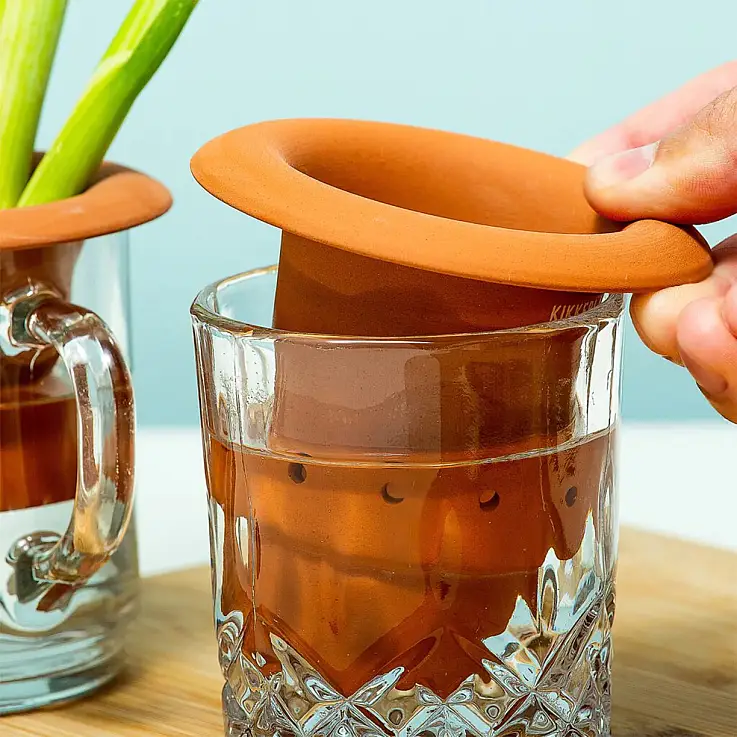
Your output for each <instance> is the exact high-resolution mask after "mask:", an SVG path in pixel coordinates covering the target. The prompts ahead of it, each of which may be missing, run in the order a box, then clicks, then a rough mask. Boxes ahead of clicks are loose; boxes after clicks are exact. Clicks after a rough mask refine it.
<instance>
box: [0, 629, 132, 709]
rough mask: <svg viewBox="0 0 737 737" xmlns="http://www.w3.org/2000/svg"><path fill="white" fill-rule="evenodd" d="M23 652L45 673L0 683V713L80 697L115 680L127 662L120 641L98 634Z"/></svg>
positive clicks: (53, 703)
mask: <svg viewBox="0 0 737 737" xmlns="http://www.w3.org/2000/svg"><path fill="white" fill-rule="evenodd" d="M23 656H24V658H28V660H27V661H26V662H28V661H32V662H33V668H34V671H35V672H36V673H43V674H44V675H39V676H34V677H30V678H22V679H18V680H12V681H4V682H2V683H0V715H4V714H14V713H18V712H23V711H31V710H34V709H40V708H42V707H46V706H52V705H59V704H62V703H65V702H68V701H74V700H75V699H79V698H81V697H83V696H86V695H88V694H90V693H92V692H93V691H96V690H97V689H99V688H100V687H102V686H104V685H105V684H106V683H108V682H109V681H110V680H112V679H113V678H114V677H115V676H116V675H117V674H118V673H119V672H120V671H121V669H122V667H123V664H124V658H123V656H122V652H121V649H120V646H119V645H117V644H115V645H114V644H113V643H110V642H100V639H99V638H96V637H90V638H88V639H86V640H81V641H73V642H68V643H62V644H56V645H49V644H48V643H47V644H46V645H45V646H44V647H38V648H34V649H33V650H31V651H29V649H28V648H26V650H25V651H24V653H23ZM1 665H2V664H1V663H0V666H1Z"/></svg>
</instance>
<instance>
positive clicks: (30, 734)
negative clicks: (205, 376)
mask: <svg viewBox="0 0 737 737" xmlns="http://www.w3.org/2000/svg"><path fill="white" fill-rule="evenodd" d="M620 551H621V555H620V567H619V575H618V581H619V584H618V608H617V613H616V624H615V641H614V653H615V655H614V663H615V665H614V671H615V675H614V686H613V688H614V724H613V730H612V732H613V735H614V737H737V555H734V554H732V553H728V552H724V551H720V550H715V549H711V548H706V547H700V546H696V545H692V544H689V543H684V542H681V541H677V540H672V539H668V538H664V537H658V536H655V535H651V534H646V533H642V532H635V531H632V530H624V531H623V533H622V538H621V541H620ZM128 658H129V666H128V669H127V671H126V673H125V674H124V675H123V676H122V677H121V678H119V679H118V681H117V682H115V683H114V684H112V685H111V686H109V687H108V688H106V689H105V690H104V691H102V692H101V693H99V694H98V695H96V696H94V697H91V698H88V699H86V700H84V701H80V702H78V703H76V704H73V705H70V706H66V707H61V708H57V709H54V710H49V711H43V712H36V713H32V714H25V715H20V716H12V717H5V718H4V719H0V736H1V737H144V736H146V737H175V736H176V737H185V736H186V737H190V736H191V737H221V736H222V721H221V716H220V689H221V686H222V680H221V676H220V672H219V670H218V665H217V657H216V653H215V637H214V635H213V628H212V617H211V598H210V580H209V572H208V571H207V570H206V569H203V568H199V569H194V570H188V571H183V572H181V573H174V574H169V575H165V576H160V577H155V578H149V579H146V580H144V582H143V602H142V611H141V616H140V618H139V620H138V622H137V623H136V625H135V627H134V630H133V633H132V637H131V641H130V647H129V651H128Z"/></svg>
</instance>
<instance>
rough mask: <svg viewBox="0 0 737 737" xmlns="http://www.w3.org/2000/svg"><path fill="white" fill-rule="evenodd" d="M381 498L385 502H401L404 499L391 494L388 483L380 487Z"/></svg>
mask: <svg viewBox="0 0 737 737" xmlns="http://www.w3.org/2000/svg"><path fill="white" fill-rule="evenodd" d="M381 498H382V499H383V500H384V501H385V502H386V503H387V504H401V503H402V502H403V501H404V497H401V496H393V495H392V493H391V490H390V485H389V484H384V485H383V486H382V487H381Z"/></svg>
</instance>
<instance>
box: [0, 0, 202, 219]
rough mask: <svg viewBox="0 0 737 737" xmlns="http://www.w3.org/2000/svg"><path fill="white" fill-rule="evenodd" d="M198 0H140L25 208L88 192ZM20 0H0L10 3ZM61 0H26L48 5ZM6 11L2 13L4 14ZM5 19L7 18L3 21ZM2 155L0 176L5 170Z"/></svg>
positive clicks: (44, 162) (43, 165) (37, 175)
mask: <svg viewBox="0 0 737 737" xmlns="http://www.w3.org/2000/svg"><path fill="white" fill-rule="evenodd" d="M197 1H198V0H136V2H135V3H134V4H133V7H132V8H131V10H130V12H129V13H128V15H127V17H126V19H125V20H124V21H123V24H122V25H121V27H120V29H119V31H118V33H117V34H116V36H115V38H114V39H113V41H112V43H111V44H110V46H109V48H108V49H107V51H106V52H105V54H104V56H103V57H102V59H101V60H100V62H99V64H98V66H97V68H96V69H95V71H94V73H93V75H92V78H91V80H90V82H89V84H88V85H87V87H86V89H85V90H84V92H83V93H82V96H81V98H80V99H79V101H78V102H77V105H76V106H75V108H74V110H73V111H72V114H71V115H70V116H69V118H68V119H67V121H66V123H65V124H64V126H63V128H62V129H61V131H60V133H59V135H58V136H57V137H56V139H55V140H54V142H53V143H52V144H51V147H50V148H49V149H48V151H47V152H46V154H45V156H44V157H43V158H42V159H41V162H40V163H39V165H38V166H37V167H36V170H35V171H34V172H33V174H32V176H31V178H30V181H28V184H27V185H26V186H25V189H24V190H23V192H22V194H21V196H20V198H19V200H18V206H19V207H27V206H30V205H40V204H44V203H46V202H53V201H55V200H60V199H64V198H66V197H71V196H73V195H76V194H79V193H80V192H82V191H83V190H84V189H85V187H86V186H87V185H88V183H89V181H90V179H91V178H92V176H93V175H94V173H95V172H96V171H97V169H98V168H99V166H100V164H101V163H102V160H103V157H104V156H105V153H106V152H107V150H108V148H109V146H110V144H111V143H112V141H113V139H114V138H115V135H116V134H117V132H118V130H119V129H120V126H121V125H122V123H123V121H124V120H125V117H126V115H127V114H128V112H129V110H130V109H131V106H132V105H133V103H134V101H135V99H136V97H137V96H138V94H139V93H140V92H141V90H142V89H143V88H144V87H145V86H146V84H147V83H148V81H149V80H150V79H151V77H152V76H153V75H154V73H155V72H156V70H157V69H158V68H159V66H160V65H161V63H162V62H163V61H164V59H165V58H166V56H167V54H168V53H169V50H170V49H171V47H172V46H173V45H174V42H175V41H176V40H177V38H178V37H179V34H180V32H181V31H182V29H183V28H184V25H185V23H186V22H187V19H188V18H189V16H190V14H191V13H192V11H193V10H194V8H195V6H196V5H197ZM14 2H17V3H18V4H21V3H20V1H19V0H0V13H2V4H3V3H5V4H6V7H7V6H9V5H12V4H13V3H14ZM55 2H57V0H23V2H22V4H23V6H24V7H27V5H34V4H35V5H39V4H40V5H44V4H46V3H55ZM2 17H3V16H1V15H0V18H2ZM2 22H3V24H4V21H2ZM2 169H3V165H2V161H1V160H0V176H3V175H2Z"/></svg>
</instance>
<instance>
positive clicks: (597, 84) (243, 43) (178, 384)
mask: <svg viewBox="0 0 737 737" xmlns="http://www.w3.org/2000/svg"><path fill="white" fill-rule="evenodd" d="M129 5H130V0H71V2H70V11H69V14H68V17H67V21H66V25H65V28H64V31H63V36H62V41H61V47H60V53H59V57H58V63H57V66H56V69H55V72H54V75H53V78H52V84H51V89H50V94H49V98H48V101H47V106H46V109H45V112H44V118H43V121H42V128H41V134H40V144H41V145H47V144H48V143H49V142H50V140H51V138H52V136H53V135H54V133H55V132H56V131H57V130H58V128H59V126H60V124H61V123H62V121H63V120H64V118H65V116H66V115H67V113H68V112H69V110H70V108H71V106H72V104H73V101H74V100H75V99H76V97H77V95H78V94H79V92H80V91H81V89H82V87H83V85H84V83H85V81H86V79H87V77H88V75H89V73H90V71H91V69H92V68H93V66H94V63H95V62H96V60H97V59H98V58H99V56H100V55H101V53H102V52H103V51H104V48H105V46H106V45H107V43H108V41H109V39H110V38H111V37H112V35H113V33H114V30H115V28H116V27H117V25H118V23H119V22H120V20H121V19H122V17H123V16H124V14H125V12H126V9H127V8H128V7H129ZM679 7H680V8H681V10H680V11H679V10H678V8H679ZM735 27H737V5H735V2H734V0H699V2H698V3H689V2H685V1H683V2H674V1H673V0H647V1H646V2H645V1H643V0H616V2H600V1H599V0H558V1H557V2H551V1H550V0H504V1H502V0H442V1H441V0H258V1H257V0H200V4H199V7H198V8H197V9H196V10H195V12H194V14H193V16H192V18H191V19H190V23H189V25H188V27H187V28H186V29H185V32H184V34H183V36H182V37H181V39H180V41H179V43H178V44H177V46H176V47H175V49H174V50H173V52H172V54H171V55H170V57H169V59H167V61H166V62H165V64H164V66H163V67H162V69H161V70H160V72H159V73H158V75H157V76H156V77H155V78H154V80H153V82H152V83H151V84H150V85H149V86H148V87H147V89H146V90H145V91H144V93H143V95H142V96H141V98H140V99H139V100H138V102H137V103H136V105H135V107H134V109H133V111H132V113H131V115H130V117H129V119H128V121H127V123H126V125H125V127H124V129H123V130H122V131H121V133H120V135H119V137H118V139H117V140H116V142H115V144H114V145H113V148H112V151H111V154H110V156H111V158H114V159H116V160H118V161H120V162H123V163H126V164H128V165H131V166H134V167H138V168H141V169H144V170H145V171H147V172H148V173H150V174H152V175H154V176H156V177H158V178H160V179H161V180H163V181H164V182H165V183H166V184H168V186H169V187H170V188H171V189H172V191H173V193H174V197H175V200H176V205H175V207H174V209H173V210H172V212H171V213H170V214H169V215H168V216H167V217H165V218H163V219H162V220H160V221H158V222H155V223H152V224H150V225H148V226H145V227H143V228H141V229H139V230H138V231H136V232H135V233H134V241H133V257H132V263H133V324H134V331H135V342H134V351H135V360H136V381H137V389H138V401H139V417H140V419H141V422H142V423H145V424H194V423H196V422H197V399H196V384H195V378H194V362H193V356H192V340H191V336H190V325H189V316H188V309H189V305H190V302H191V301H192V298H193V297H194V295H195V293H196V292H197V291H198V289H199V288H200V287H202V286H204V285H205V284H206V283H208V282H210V281H213V280H215V279H216V278H219V277H222V276H225V275H227V274H230V273H235V272H238V271H243V270H245V269H248V268H251V267H253V266H257V265H263V264H267V263H270V262H272V261H273V260H274V259H275V255H276V248H275V246H276V238H275V234H274V232H272V231H271V229H270V228H268V227H267V226H264V225H262V224H260V223H256V222H254V221H251V220H250V219H248V218H246V217H245V216H244V215H241V214H239V213H236V212H235V211H232V210H230V209H229V208H228V207H226V206H225V205H223V204H221V203H219V202H217V201H215V200H214V199H213V198H211V197H210V196H209V195H207V194H206V193H205V192H204V191H203V190H201V189H200V188H199V186H198V185H196V184H195V182H194V181H193V180H192V178H191V176H190V174H189V168H188V161H189V158H190V156H191V155H192V153H193V152H194V151H195V150H196V149H197V148H198V147H199V146H200V145H201V144H202V143H203V142H205V141H206V140H208V139H209V138H212V137H213V136H215V135H217V134H219V133H221V132H223V131H225V130H228V129H230V128H234V127H237V126H240V125H244V124H246V123H250V122H253V121H257V120H263V119H269V118H281V117H296V116H337V117H354V118H369V119H378V120H390V121H397V122H404V123H412V124H417V125H425V126H432V127H437V128H445V129H449V130H454V131H461V132H465V133H470V134H475V135H480V136H486V137H490V138H495V139H499V140H503V141H509V142H512V143H516V144H520V145H524V146H529V147H533V148H538V149H542V150H545V151H549V152H551V153H555V154H560V155H564V154H566V153H567V152H568V151H569V150H571V149H572V148H574V147H575V146H576V145H577V144H578V143H579V142H580V141H582V140H583V139H586V138H587V137H589V136H591V135H593V134H595V133H596V132H598V131H600V130H602V129H604V128H606V127H607V126H609V125H611V124H612V123H614V122H616V121H617V120H618V119H620V118H621V117H623V116H624V115H626V114H628V113H630V112H632V111H634V110H635V109H637V108H638V107H640V106H642V105H644V104H646V103H648V102H650V101H651V100H653V99H655V98H656V97H658V96H660V95H662V94H664V93H665V92H668V91H670V90H671V89H674V88H676V87H678V86H679V85H680V84H682V83H683V82H685V81H686V80H688V79H689V78H690V77H693V76H695V75H696V74H698V73H700V72H702V71H705V70H707V69H709V68H710V67H713V66H716V65H717V64H720V63H722V62H724V61H727V60H729V58H730V51H731V52H732V53H734V48H735V47H734V29H735ZM729 232H730V231H729V228H728V227H727V225H726V224H720V225H718V226H713V227H711V228H709V229H707V231H706V234H707V236H708V237H709V239H710V240H711V241H712V242H713V243H716V242H717V241H718V240H719V239H721V238H722V237H725V236H726V235H727V234H728V233H729ZM732 232H733V231H732ZM644 245H645V246H646V244H644ZM624 410H625V415H626V417H628V418H630V419H641V420H644V419H647V420H656V419H667V420H671V419H696V418H712V417H713V413H712V411H711V410H710V409H709V408H708V406H707V405H706V403H705V401H704V400H703V399H702V397H701V395H700V394H699V392H698V391H697V390H696V389H695V388H694V386H693V385H692V383H691V382H690V381H689V380H688V378H687V377H686V376H685V375H684V374H683V373H682V371H681V370H680V369H678V368H677V367H675V366H671V365H669V364H668V363H667V362H666V361H664V360H663V359H660V358H657V357H655V356H652V355H650V354H649V353H648V352H647V351H646V350H645V349H644V348H643V347H642V346H641V345H639V343H638V342H637V339H636V338H635V337H634V335H632V334H630V336H629V339H628V342H627V346H626V370H625V407H624Z"/></svg>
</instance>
